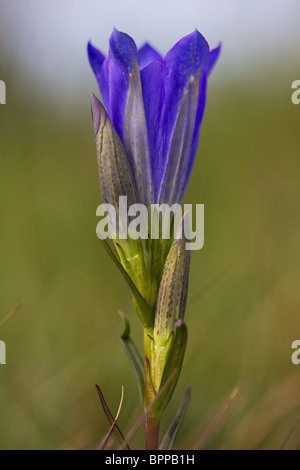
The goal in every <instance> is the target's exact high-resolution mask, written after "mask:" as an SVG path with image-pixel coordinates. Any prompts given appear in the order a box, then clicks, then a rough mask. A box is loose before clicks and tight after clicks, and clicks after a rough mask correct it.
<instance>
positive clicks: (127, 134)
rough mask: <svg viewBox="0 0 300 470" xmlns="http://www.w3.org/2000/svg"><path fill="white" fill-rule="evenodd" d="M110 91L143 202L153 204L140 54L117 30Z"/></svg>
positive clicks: (115, 118) (111, 55)
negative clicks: (139, 61)
mask: <svg viewBox="0 0 300 470" xmlns="http://www.w3.org/2000/svg"><path fill="white" fill-rule="evenodd" d="M108 60H109V89H110V107H111V118H112V122H113V125H114V127H115V129H116V131H117V132H118V134H119V136H120V138H121V140H122V142H123V145H124V148H125V151H126V155H127V158H128V161H129V164H130V166H131V168H132V171H133V175H134V178H135V182H136V186H137V189H138V195H139V202H140V203H142V204H145V205H147V206H148V205H149V204H151V203H152V179H151V163H150V151H149V145H148V136H147V126H146V119H145V111H144V103H143V94H142V87H141V80H140V70H139V63H138V52H137V48H136V45H135V42H134V41H133V39H132V38H131V37H130V36H128V35H127V34H124V33H121V32H119V31H117V30H114V32H113V34H112V35H111V37H110V49H109V55H108Z"/></svg>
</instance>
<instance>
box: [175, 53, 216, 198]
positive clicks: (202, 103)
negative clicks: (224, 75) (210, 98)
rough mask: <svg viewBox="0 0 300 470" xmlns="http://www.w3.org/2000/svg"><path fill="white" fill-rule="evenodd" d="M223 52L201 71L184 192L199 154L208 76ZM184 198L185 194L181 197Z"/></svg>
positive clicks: (213, 55) (213, 56)
mask: <svg viewBox="0 0 300 470" xmlns="http://www.w3.org/2000/svg"><path fill="white" fill-rule="evenodd" d="M220 52H221V45H219V46H218V47H216V48H215V49H213V50H212V51H211V52H210V53H209V55H208V57H207V60H206V62H205V64H204V65H203V67H202V71H201V81H200V89H199V100H198V109H197V114H196V120H195V129H194V135H193V143H192V151H191V157H190V163H189V168H188V171H187V174H186V179H185V184H184V190H185V188H186V186H187V184H188V181H189V178H190V175H191V171H192V168H193V164H194V161H195V156H196V153H197V147H198V142H199V137H200V126H201V123H202V120H203V115H204V110H205V104H206V89H207V79H208V76H209V75H210V73H211V71H212V69H213V67H214V66H215V64H216V62H217V60H218V58H219V55H220ZM181 197H183V194H182V195H181Z"/></svg>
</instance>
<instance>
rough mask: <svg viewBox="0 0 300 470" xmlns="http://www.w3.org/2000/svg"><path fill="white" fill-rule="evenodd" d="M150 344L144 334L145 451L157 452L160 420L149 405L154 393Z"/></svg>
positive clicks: (147, 336) (153, 398)
mask: <svg viewBox="0 0 300 470" xmlns="http://www.w3.org/2000/svg"><path fill="white" fill-rule="evenodd" d="M151 342H152V339H151V338H150V337H149V335H148V334H147V333H146V332H145V333H144V350H145V361H144V364H145V395H146V409H145V412H146V413H145V449H146V450H157V449H158V443H159V424H160V419H159V418H158V417H157V416H155V414H154V413H153V411H152V410H151V405H152V403H153V401H154V400H155V396H156V392H155V390H154V388H153V385H152V380H151V366H152V364H151V362H152V361H151Z"/></svg>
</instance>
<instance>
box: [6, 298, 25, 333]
mask: <svg viewBox="0 0 300 470" xmlns="http://www.w3.org/2000/svg"><path fill="white" fill-rule="evenodd" d="M25 303H26V301H25V300H22V301H21V302H20V303H19V304H18V305H17V306H16V307H15V308H13V309H12V310H11V311H10V312H9V313H8V314H7V315H6V317H4V318H3V320H1V321H0V328H1V326H3V325H4V324H5V323H6V322H7V321H8V320H9V319H10V318H11V317H12V316H13V315H14V314H15V313H17V312H18V311H19V310H20V308H21V307H23V305H24V304H25Z"/></svg>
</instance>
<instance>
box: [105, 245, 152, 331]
mask: <svg viewBox="0 0 300 470" xmlns="http://www.w3.org/2000/svg"><path fill="white" fill-rule="evenodd" d="M101 241H103V242H104V247H105V249H106V251H107V253H108V254H109V256H110V258H111V259H112V260H113V262H114V263H115V265H116V266H117V268H118V270H119V271H120V273H121V274H122V276H123V278H124V280H125V282H126V284H127V286H128V288H129V290H130V292H131V294H132V295H133V297H134V299H135V301H136V303H137V306H138V310H137V314H138V316H139V318H140V320H141V322H142V324H143V326H144V328H146V329H147V330H149V329H151V328H152V326H153V321H154V313H153V311H152V309H151V308H150V307H149V305H148V304H147V303H146V302H145V299H144V298H143V297H142V295H141V293H140V292H139V290H138V289H137V287H136V285H135V284H134V282H133V281H132V279H131V278H130V276H129V275H128V273H127V272H126V271H125V269H124V268H123V266H122V264H121V263H120V261H119V260H118V258H117V256H116V255H115V253H114V252H113V250H112V249H111V247H110V246H109V244H108V242H107V241H106V240H101Z"/></svg>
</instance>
